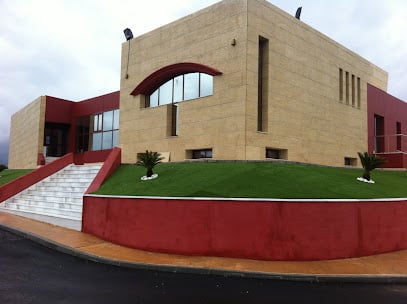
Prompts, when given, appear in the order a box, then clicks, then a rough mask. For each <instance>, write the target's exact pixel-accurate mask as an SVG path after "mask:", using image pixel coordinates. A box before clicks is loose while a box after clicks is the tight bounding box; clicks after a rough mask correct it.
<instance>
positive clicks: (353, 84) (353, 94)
mask: <svg viewBox="0 0 407 304" xmlns="http://www.w3.org/2000/svg"><path fill="white" fill-rule="evenodd" d="M355 97H356V96H355V75H353V74H352V106H353V107H354V106H355V103H356V98H355Z"/></svg>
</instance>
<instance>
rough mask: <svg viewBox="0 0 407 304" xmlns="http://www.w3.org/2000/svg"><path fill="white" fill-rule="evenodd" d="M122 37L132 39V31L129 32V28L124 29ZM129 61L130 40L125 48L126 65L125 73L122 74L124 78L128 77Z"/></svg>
mask: <svg viewBox="0 0 407 304" xmlns="http://www.w3.org/2000/svg"><path fill="white" fill-rule="evenodd" d="M123 33H124V37H126V40H127V41H129V40H131V39H133V33H132V32H131V29H129V28H126V29H125V30H124V31H123ZM129 61H130V41H129V47H128V49H127V66H126V75H125V76H124V77H125V78H126V79H128V78H129Z"/></svg>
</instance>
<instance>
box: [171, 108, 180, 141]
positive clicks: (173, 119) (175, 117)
mask: <svg viewBox="0 0 407 304" xmlns="http://www.w3.org/2000/svg"><path fill="white" fill-rule="evenodd" d="M171 110H172V112H171V114H172V115H171V136H178V105H177V104H173V105H172V109H171Z"/></svg>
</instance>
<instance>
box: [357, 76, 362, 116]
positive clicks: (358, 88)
mask: <svg viewBox="0 0 407 304" xmlns="http://www.w3.org/2000/svg"><path fill="white" fill-rule="evenodd" d="M357 102H358V108H360V102H361V101H360V77H358V78H357Z"/></svg>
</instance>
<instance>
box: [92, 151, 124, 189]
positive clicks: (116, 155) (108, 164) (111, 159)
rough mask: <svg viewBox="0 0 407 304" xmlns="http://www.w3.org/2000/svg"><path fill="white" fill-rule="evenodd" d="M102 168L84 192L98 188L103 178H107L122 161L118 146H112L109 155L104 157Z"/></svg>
mask: <svg viewBox="0 0 407 304" xmlns="http://www.w3.org/2000/svg"><path fill="white" fill-rule="evenodd" d="M105 159H106V160H105V162H104V163H103V166H102V168H101V169H100V171H99V173H98V174H97V175H96V177H95V179H94V180H93V182H92V184H91V185H90V186H89V188H88V190H87V191H86V193H92V192H94V191H96V190H98V189H99V187H100V186H101V185H102V184H103V183H104V181H105V180H107V179H108V178H109V176H110V175H112V174H113V173H114V171H116V169H117V168H118V167H119V166H120V164H121V162H122V150H121V149H120V148H117V147H115V148H113V149H112V150H111V152H110V153H109V156H108V157H107V158H105Z"/></svg>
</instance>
